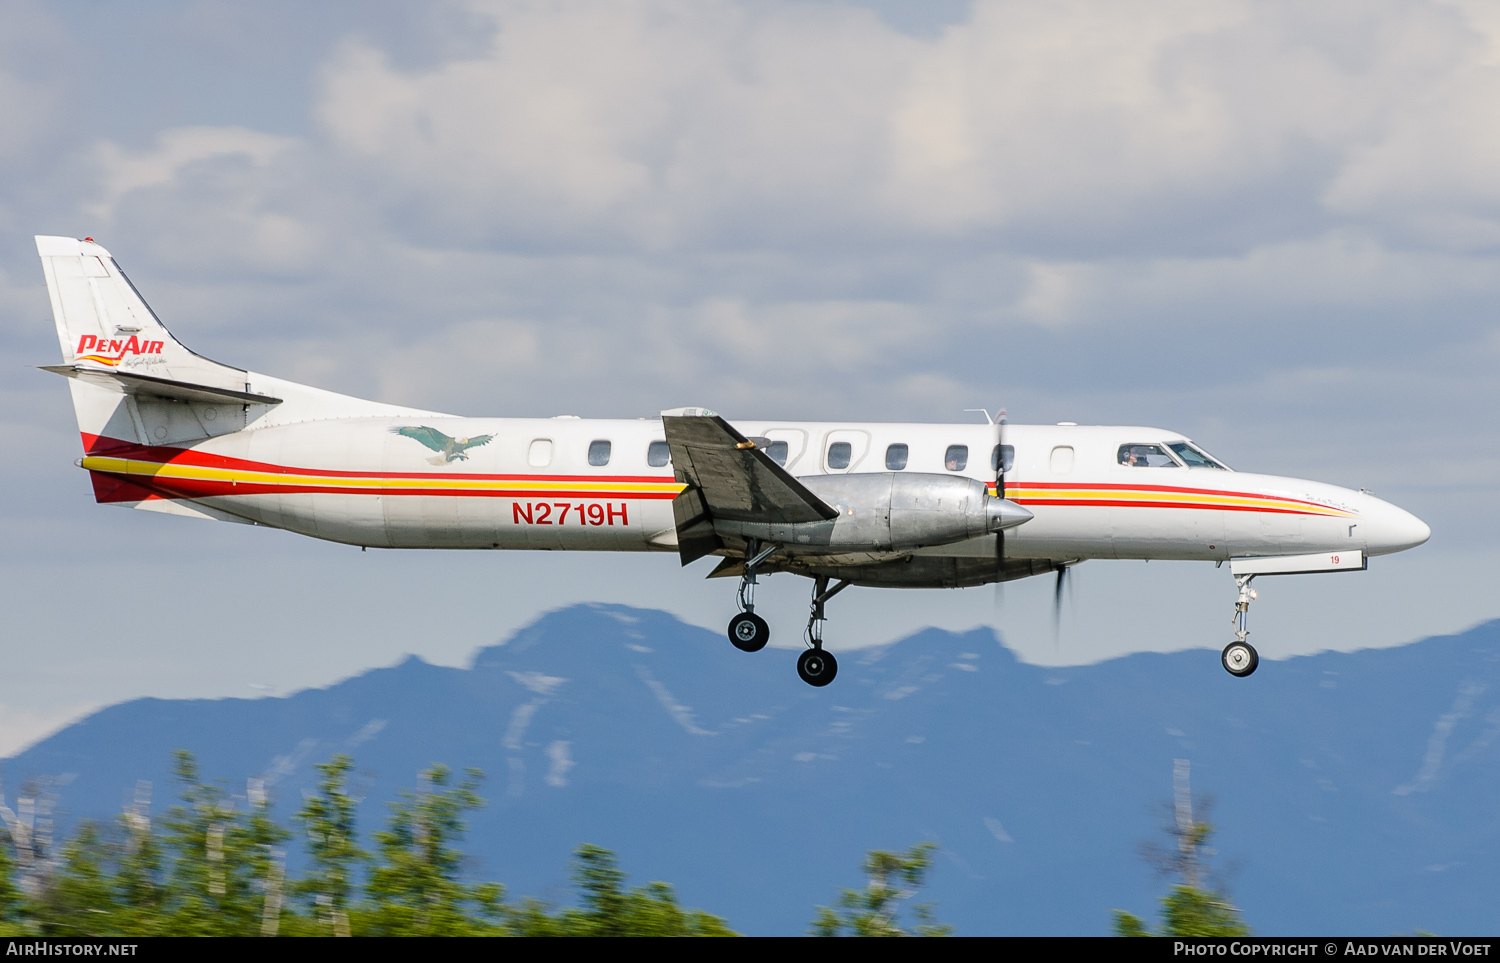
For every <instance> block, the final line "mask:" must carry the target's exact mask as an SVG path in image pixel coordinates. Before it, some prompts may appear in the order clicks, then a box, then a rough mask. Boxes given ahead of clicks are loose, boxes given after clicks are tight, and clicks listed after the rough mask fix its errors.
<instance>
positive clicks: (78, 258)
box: [36, 236, 246, 391]
mask: <svg viewBox="0 0 1500 963" xmlns="http://www.w3.org/2000/svg"><path fill="white" fill-rule="evenodd" d="M36 248H37V253H38V254H40V255H41V257H42V271H43V273H44V274H46V276H47V293H48V294H49V295H50V296H51V298H52V317H53V319H54V320H55V321H56V323H57V337H58V340H59V341H60V342H61V345H62V354H63V361H64V362H65V363H66V364H70V365H77V366H79V367H80V368H84V369H93V370H104V371H119V372H122V373H124V372H128V373H130V374H137V375H144V376H147V377H153V378H161V379H165V380H169V381H177V382H184V383H187V384H198V385H203V386H205V387H210V388H223V389H228V390H237V391H244V390H246V388H245V372H244V370H243V369H240V368H235V367H231V366H230V365H226V364H219V363H218V362H216V361H210V360H208V359H207V358H203V357H200V356H198V355H196V354H194V353H193V352H191V351H189V350H188V349H187V348H185V347H183V346H182V344H181V343H180V342H179V341H178V340H177V339H176V338H174V337H172V333H171V332H170V331H168V330H167V329H166V327H165V326H164V325H163V324H162V323H161V321H159V320H158V319H157V317H156V315H155V313H153V312H152V310H151V308H150V307H149V306H148V305H147V304H146V302H145V301H144V300H143V299H142V298H141V296H140V294H139V292H137V291H136V289H135V286H134V285H133V284H131V283H130V279H129V278H127V277H126V276H125V274H124V272H123V271H121V270H120V266H119V265H118V264H116V263H115V259H114V258H113V257H111V256H110V254H109V252H108V251H106V250H105V249H104V248H103V247H101V246H100V245H98V244H95V243H94V242H93V241H92V240H90V239H88V238H85V239H83V240H81V241H80V240H79V239H77V238H73V237H45V236H41V237H38V238H37V239H36Z"/></svg>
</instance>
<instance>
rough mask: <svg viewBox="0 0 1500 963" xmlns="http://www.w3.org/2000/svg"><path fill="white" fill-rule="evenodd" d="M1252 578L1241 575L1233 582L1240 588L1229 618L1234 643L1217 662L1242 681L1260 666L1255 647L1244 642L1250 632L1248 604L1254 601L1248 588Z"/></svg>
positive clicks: (1253, 594) (1251, 576)
mask: <svg viewBox="0 0 1500 963" xmlns="http://www.w3.org/2000/svg"><path fill="white" fill-rule="evenodd" d="M1254 578H1255V576H1254V575H1241V576H1239V577H1238V578H1236V579H1235V580H1234V583H1235V584H1236V585H1238V586H1239V588H1240V595H1239V598H1238V599H1237V600H1236V601H1235V603H1234V615H1233V616H1232V617H1231V618H1230V622H1232V623H1233V624H1234V641H1233V642H1231V643H1229V644H1228V645H1226V646H1224V651H1223V652H1222V653H1221V654H1220V655H1219V661H1221V662H1223V663H1224V668H1225V670H1226V671H1228V673H1229V674H1230V675H1233V676H1238V677H1240V678H1242V679H1243V678H1244V677H1245V676H1247V675H1249V674H1250V673H1252V672H1254V671H1255V668H1256V666H1258V665H1260V655H1259V654H1257V653H1256V651H1255V646H1253V645H1251V644H1250V643H1249V642H1247V641H1246V639H1247V638H1248V637H1249V635H1250V630H1249V629H1248V628H1246V622H1247V621H1248V619H1249V617H1250V603H1251V602H1253V601H1254V600H1255V590H1254V589H1252V588H1251V587H1250V582H1251V581H1252V580H1254Z"/></svg>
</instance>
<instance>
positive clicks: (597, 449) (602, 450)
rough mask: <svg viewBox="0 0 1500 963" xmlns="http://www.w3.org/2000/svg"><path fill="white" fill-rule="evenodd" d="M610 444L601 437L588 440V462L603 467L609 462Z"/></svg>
mask: <svg viewBox="0 0 1500 963" xmlns="http://www.w3.org/2000/svg"><path fill="white" fill-rule="evenodd" d="M611 447H612V446H611V445H610V443H609V442H608V441H606V440H604V439H603V438H600V439H597V440H595V441H591V442H589V464H590V465H593V466H594V467H595V468H603V467H604V466H605V465H608V464H609V450H610V448H611Z"/></svg>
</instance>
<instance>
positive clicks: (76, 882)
mask: <svg viewBox="0 0 1500 963" xmlns="http://www.w3.org/2000/svg"><path fill="white" fill-rule="evenodd" d="M110 862H111V858H110V852H109V849H108V847H107V846H106V844H105V841H104V839H103V838H102V836H101V834H100V832H99V827H98V826H97V825H96V824H95V823H93V822H85V823H83V824H82V825H81V826H80V827H79V828H78V833H77V835H75V836H74V837H73V838H72V839H71V840H69V841H68V842H67V843H66V844H65V845H64V846H63V860H62V866H61V867H60V869H59V870H58V872H57V873H56V874H55V875H53V876H52V877H51V878H49V879H48V880H47V883H46V886H45V887H44V888H43V889H42V892H41V894H40V895H39V897H38V898H37V900H36V904H35V908H34V912H35V915H36V922H37V925H38V928H39V929H40V930H41V934H42V935H43V936H113V935H116V934H117V933H118V932H119V930H118V926H119V921H118V920H117V919H116V918H115V915H116V914H115V909H116V906H115V898H114V895H115V894H114V887H113V885H112V880H111V879H110V875H109V864H110Z"/></svg>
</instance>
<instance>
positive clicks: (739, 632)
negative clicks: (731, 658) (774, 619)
mask: <svg viewBox="0 0 1500 963" xmlns="http://www.w3.org/2000/svg"><path fill="white" fill-rule="evenodd" d="M729 641H731V642H733V643H734V647H735V648H736V649H739V650H740V651H741V652H759V651H760V650H761V649H764V648H765V647H766V643H767V642H769V641H771V627H770V626H769V625H767V624H766V620H765V619H763V618H761V617H760V616H758V615H756V614H755V613H754V612H741V613H740V614H739V615H736V616H735V617H734V618H732V619H730V620H729Z"/></svg>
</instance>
